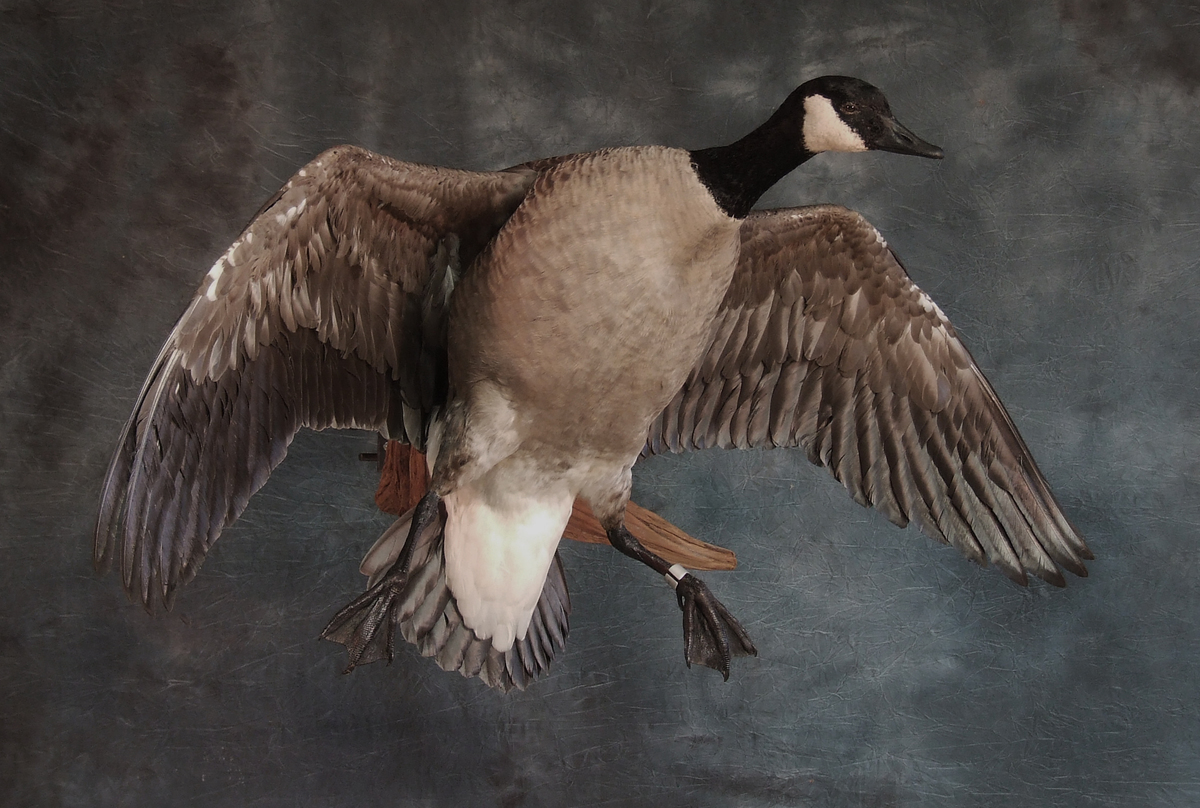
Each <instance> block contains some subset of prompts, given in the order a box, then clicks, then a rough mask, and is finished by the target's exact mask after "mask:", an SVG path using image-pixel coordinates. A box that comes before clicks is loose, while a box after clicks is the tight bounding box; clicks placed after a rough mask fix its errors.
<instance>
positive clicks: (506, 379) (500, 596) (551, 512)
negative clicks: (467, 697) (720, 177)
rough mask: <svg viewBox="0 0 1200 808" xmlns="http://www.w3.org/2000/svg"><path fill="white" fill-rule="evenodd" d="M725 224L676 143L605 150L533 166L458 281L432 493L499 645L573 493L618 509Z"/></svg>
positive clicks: (727, 256)
mask: <svg viewBox="0 0 1200 808" xmlns="http://www.w3.org/2000/svg"><path fill="white" fill-rule="evenodd" d="M614 199H618V200H622V202H621V204H607V203H606V204H603V205H600V206H597V205H595V204H594V202H593V201H594V200H606V202H607V201H608V200H614ZM667 200H676V204H674V205H667V204H665V203H666V202H667ZM739 226H740V222H739V221H738V220H736V219H734V218H732V217H730V216H729V215H727V214H726V213H725V212H724V211H722V210H721V209H720V208H719V207H718V206H717V204H716V202H715V200H714V199H713V198H712V196H711V195H710V194H709V193H707V191H706V190H705V188H704V187H703V185H701V183H700V181H699V179H698V177H697V176H696V172H695V171H694V169H693V168H692V166H691V160H690V156H689V155H688V153H687V152H686V151H683V150H679V149H665V148H658V147H652V148H631V149H613V150H606V151H602V152H597V153H594V154H588V155H584V156H580V157H578V158H574V159H571V160H567V161H564V162H562V163H559V164H558V165H556V166H555V167H553V168H551V169H549V170H548V171H546V172H545V173H543V174H542V175H541V176H539V177H538V179H537V181H536V182H535V183H534V185H533V187H532V188H531V190H530V194H529V196H528V198H527V199H526V201H525V203H524V204H523V205H522V206H521V208H519V209H518V211H517V212H516V213H515V214H514V216H513V218H512V219H510V220H509V221H508V223H507V224H506V225H505V226H504V227H503V228H501V230H500V232H499V233H498V234H497V235H496V238H495V240H494V241H493V242H492V249H490V250H489V251H488V252H487V253H485V254H484V255H483V256H481V258H480V260H479V261H478V262H477V264H476V266H475V267H473V269H472V271H471V272H470V273H468V274H467V275H466V276H465V277H464V278H463V280H462V282H461V284H460V285H459V286H458V288H457V290H456V292H455V296H454V299H453V302H452V305H451V308H450V329H449V357H450V389H451V391H452V392H453V395H454V396H455V397H461V400H462V407H461V409H459V410H455V409H452V410H450V412H453V413H458V412H461V413H463V416H462V417H463V419H464V420H466V421H467V422H468V424H469V428H468V434H467V435H466V436H464V438H463V442H464V443H465V444H466V445H465V446H460V447H458V449H457V451H459V452H460V453H461V454H462V456H463V457H464V460H465V462H466V464H467V465H466V466H465V468H464V469H463V470H462V471H461V472H458V473H457V475H456V478H455V483H454V486H453V488H447V491H446V493H445V494H444V500H445V507H446V511H447V524H446V531H445V534H446V535H445V548H446V577H447V581H448V583H449V585H450V588H451V590H452V591H454V592H455V593H456V598H457V600H458V607H459V609H460V611H461V612H462V614H463V617H464V619H465V620H466V621H467V623H468V625H470V626H471V627H472V628H473V629H474V631H475V633H476V634H477V635H478V636H480V637H481V638H486V637H491V638H492V639H493V645H495V646H496V647H497V648H498V649H499V650H502V651H503V650H507V649H508V648H509V647H510V646H511V643H512V641H513V639H514V638H523V637H524V635H525V629H526V626H527V625H528V622H529V617H530V615H531V614H532V611H533V609H534V607H535V606H536V604H537V599H538V596H539V594H540V593H541V589H542V582H543V580H544V579H545V573H546V570H547V568H548V567H549V564H550V561H551V559H552V558H553V556H554V550H555V548H556V547H557V545H558V541H559V539H560V538H561V537H562V534H563V529H564V528H565V527H566V523H567V520H568V518H569V517H570V514H571V506H572V503H573V502H574V501H575V498H576V497H577V496H580V495H582V496H583V497H584V498H585V499H587V500H588V501H589V502H590V503H591V505H592V507H593V510H595V512H596V513H597V515H598V516H599V517H600V518H601V519H603V518H604V517H605V516H606V515H609V514H612V513H613V512H614V509H615V508H617V507H620V508H623V507H624V502H625V500H626V499H627V498H628V492H629V484H630V468H631V467H632V464H633V462H634V460H635V459H636V458H637V456H638V454H639V452H640V451H641V449H642V447H643V446H644V445H645V443H646V434H647V430H648V429H649V426H650V422H651V420H652V419H653V418H654V417H655V416H656V415H658V413H660V412H661V411H662V409H663V408H664V407H665V406H666V405H667V403H668V402H669V401H670V399H671V397H672V396H673V395H674V394H675V392H676V391H677V390H678V389H679V387H680V386H681V385H682V384H683V381H684V378H685V377H686V375H687V372H688V370H689V368H690V367H691V364H692V363H693V362H694V361H695V358H696V356H698V355H699V353H700V350H701V349H702V347H703V343H704V342H705V341H706V340H707V338H708V332H709V323H710V322H711V319H712V316H713V314H714V313H715V312H716V309H717V306H718V305H719V304H720V301H721V298H722V297H723V296H724V294H725V290H726V288H727V287H728V285H729V278H730V277H731V276H732V274H733V270H734V267H735V265H736V262H737V248H738V243H739V242H738V230H739ZM614 238H616V239H619V241H620V242H621V243H622V244H623V245H624V249H622V250H617V251H614V250H613V243H614ZM598 301H603V305H600V304H598ZM614 335H620V338H619V339H614V338H613V336H614ZM588 391H591V394H589V392H588ZM581 392H582V393H583V394H584V395H587V396H588V398H587V400H586V404H585V403H584V402H583V401H581V400H580V395H581ZM596 393H600V394H601V395H596ZM581 404H584V406H581ZM441 449H442V447H441V446H434V447H432V449H431V455H430V457H431V462H432V466H433V468H434V469H435V470H436V469H437V467H438V466H437V458H438V456H439V453H440V451H441ZM460 593H461V594H460ZM510 605H511V606H512V607H513V608H511V609H510Z"/></svg>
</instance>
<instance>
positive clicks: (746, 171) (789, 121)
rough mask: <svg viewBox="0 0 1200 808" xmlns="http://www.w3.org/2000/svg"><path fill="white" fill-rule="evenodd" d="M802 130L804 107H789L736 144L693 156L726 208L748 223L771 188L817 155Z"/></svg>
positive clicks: (706, 180)
mask: <svg viewBox="0 0 1200 808" xmlns="http://www.w3.org/2000/svg"><path fill="white" fill-rule="evenodd" d="M790 100H791V99H789V101H790ZM797 112H798V113H799V121H797V120H796V117H797ZM803 131H804V112H803V106H801V107H800V108H799V110H796V109H795V107H794V106H792V105H789V104H785V105H784V106H783V107H781V108H780V109H779V110H778V111H777V112H776V113H775V114H774V115H772V116H771V119H770V120H769V121H767V122H766V123H764V124H763V125H762V126H760V127H758V128H757V129H755V130H754V131H753V132H751V133H750V134H748V135H746V136H745V137H744V138H742V139H741V140H739V141H737V142H736V143H730V144H729V145H728V146H715V147H713V148H711V149H700V150H699V151H694V152H691V155H692V165H693V166H694V167H695V169H696V174H697V175H698V176H699V177H700V181H701V182H702V183H704V185H705V187H706V188H708V190H709V192H710V193H711V194H712V195H713V199H715V200H716V201H717V204H718V205H719V206H720V207H721V210H723V211H725V212H726V213H727V214H729V215H730V216H732V217H734V218H735V219H744V218H745V217H746V215H747V214H749V213H750V209H751V208H752V207H754V203H755V202H757V201H758V199H759V197H761V196H762V195H763V194H765V193H766V192H767V189H768V188H770V187H771V186H772V185H774V184H775V183H777V182H779V180H781V179H783V178H784V177H785V176H787V175H788V174H789V173H790V172H791V171H792V170H793V169H795V168H796V166H798V165H800V164H801V163H803V162H804V161H805V160H807V159H809V158H810V157H812V156H813V153H812V152H810V151H808V150H807V149H805V148H804V145H803V143H802V137H803V135H802V134H801V133H802V132H803Z"/></svg>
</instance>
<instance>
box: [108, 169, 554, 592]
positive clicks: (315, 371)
mask: <svg viewBox="0 0 1200 808" xmlns="http://www.w3.org/2000/svg"><path fill="white" fill-rule="evenodd" d="M533 176H534V172H533V171H532V170H528V169H515V170H512V171H507V172H498V173H491V174H476V173H470V172H463V171H452V170H447V169H442V168H434V167H429V166H420V165H413V164H410V163H401V162H398V161H395V160H390V159H388V158H386V157H382V156H380V155H376V154H372V153H371V152H368V151H364V150H362V149H358V148H353V147H346V146H342V147H337V148H334V149H331V150H329V151H327V152H325V153H323V154H321V155H320V156H319V157H317V158H316V159H315V160H314V161H313V162H311V163H309V164H308V165H307V166H305V167H304V168H303V169H301V170H300V171H299V173H297V174H296V176H294V177H293V178H292V179H291V180H290V181H289V182H288V183H287V185H285V186H284V187H283V188H282V189H280V191H279V193H278V194H276V196H275V197H274V198H273V199H272V200H271V201H270V202H268V203H267V205H266V206H265V207H264V208H263V210H262V211H261V212H260V213H259V215H258V216H257V217H255V219H254V220H253V221H252V222H251V223H250V224H249V226H248V227H247V228H246V229H245V230H244V231H243V232H242V234H241V235H240V236H239V237H238V239H237V240H236V241H235V242H234V243H233V246H231V247H230V248H229V250H228V251H227V252H226V253H225V254H224V255H223V256H221V258H219V259H218V260H217V262H216V264H215V265H214V266H213V268H212V270H211V271H210V272H209V273H208V275H207V277H206V278H205V279H204V282H203V283H202V284H201V286H200V289H199V291H198V292H197V294H196V298H195V299H194V300H193V301H192V303H191V305H190V306H189V307H188V309H187V311H186V312H184V314H183V316H182V317H181V318H180V319H179V322H178V323H177V324H176V326H175V329H174V330H173V331H172V332H171V336H170V337H169V338H168V340H167V342H166V344H165V345H164V346H163V348H162V351H161V352H160V353H159V355H158V359H157V360H156V361H155V363H154V367H153V369H152V370H151V372H150V375H149V377H148V378H147V379H146V382H145V385H144V386H143V388H142V391H141V394H140V395H139V397H138V401H137V404H136V406H135V407H134V410H133V413H132V415H131V416H130V418H129V420H128V421H127V422H126V424H125V428H124V431H123V432H122V434H121V438H120V441H119V443H118V444H117V450H116V452H115V454H114V455H113V458H112V461H111V463H110V465H109V468H108V475H107V477H106V479H105V481H104V488H103V493H102V498H101V504H100V513H99V518H98V520H97V525H96V534H95V560H96V563H97V565H98V566H99V567H101V568H102V569H103V568H105V567H106V566H107V565H108V563H109V562H110V561H111V560H112V559H113V558H114V557H119V558H120V565H121V573H122V578H123V581H124V584H125V588H126V590H127V591H128V592H129V593H130V595H131V596H133V597H137V598H139V599H140V600H141V601H142V602H143V603H144V604H145V605H146V606H147V608H152V606H153V604H154V602H155V601H156V600H157V599H161V600H162V602H163V603H164V604H165V605H167V606H168V607H169V606H170V602H171V599H172V595H173V592H174V590H175V588H176V587H177V586H178V585H179V584H181V583H186V582H187V581H188V580H190V579H191V578H192V576H194V575H195V574H196V570H197V569H198V568H199V566H200V564H201V562H202V561H203V560H204V556H205V554H206V553H207V552H208V548H209V547H210V546H211V545H212V543H213V542H214V541H215V540H216V538H217V536H219V535H220V533H221V530H222V528H224V527H225V525H227V524H229V523H230V522H232V521H233V520H234V519H236V518H237V516H238V515H239V514H240V513H241V512H242V509H243V508H244V507H245V506H246V503H247V501H248V500H249V498H250V496H251V495H252V494H253V493H254V492H255V491H257V490H258V489H259V488H260V487H261V486H262V485H263V483H264V482H266V479H267V476H268V475H269V474H270V472H271V470H272V469H273V468H274V467H275V466H276V465H278V463H279V462H280V461H281V460H282V459H283V457H284V455H285V454H286V453H287V447H288V445H289V444H290V443H291V440H292V438H293V436H294V435H295V434H296V432H297V431H298V430H299V429H300V427H304V426H307V427H312V428H314V429H321V428H325V427H357V428H365V429H377V430H380V431H383V432H387V433H389V434H390V436H391V437H392V438H394V439H397V440H405V441H408V442H411V443H413V444H414V445H417V446H418V447H421V446H422V444H423V441H424V432H425V421H426V420H427V418H428V416H429V413H430V410H431V409H432V408H433V407H434V406H436V405H437V404H439V403H440V401H439V396H444V395H445V389H444V388H445V373H446V368H445V317H444V315H445V311H446V308H447V307H446V302H447V300H448V298H449V294H450V291H451V289H452V288H453V283H454V280H455V273H456V272H457V271H459V269H460V268H462V267H466V266H468V265H469V264H470V262H471V260H472V259H473V258H474V257H475V255H477V254H478V253H479V251H480V250H482V249H483V248H484V246H485V245H486V244H487V243H488V242H489V241H490V240H491V238H492V237H493V236H494V235H495V233H496V231H497V230H499V228H500V227H501V226H502V225H503V223H504V222H505V221H506V220H507V219H508V217H509V216H510V215H511V213H512V211H513V210H514V209H515V208H516V207H517V206H518V205H519V204H520V203H521V200H522V199H524V196H525V192H526V190H527V188H528V186H529V185H530V184H531V182H532V178H533Z"/></svg>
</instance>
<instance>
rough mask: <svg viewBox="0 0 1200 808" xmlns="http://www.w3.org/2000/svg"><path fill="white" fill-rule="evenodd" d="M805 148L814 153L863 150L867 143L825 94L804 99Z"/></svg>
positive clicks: (865, 148)
mask: <svg viewBox="0 0 1200 808" xmlns="http://www.w3.org/2000/svg"><path fill="white" fill-rule="evenodd" d="M804 148H806V149H808V150H809V151H810V152H812V153H813V154H818V153H820V152H826V151H841V152H861V151H866V150H867V144H865V143H863V139H862V138H861V137H859V135H858V133H857V132H855V131H854V130H853V129H851V128H850V127H849V126H847V125H846V122H845V121H843V120H842V119H841V118H840V117H838V114H837V112H835V111H834V109H833V103H832V102H831V101H830V100H829V99H828V98H826V97H825V96H823V95H810V96H809V97H808V98H805V99H804Z"/></svg>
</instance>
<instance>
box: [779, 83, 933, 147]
mask: <svg viewBox="0 0 1200 808" xmlns="http://www.w3.org/2000/svg"><path fill="white" fill-rule="evenodd" d="M797 106H799V107H800V110H797V109H796V107H797ZM785 110H786V113H787V114H786V115H785V116H784V117H785V119H787V118H790V119H791V121H792V126H793V127H794V128H797V129H799V131H800V135H801V143H802V144H803V147H804V150H805V151H807V152H809V153H810V154H819V153H820V152H826V151H843V152H862V151H872V150H874V151H888V152H895V153H897V154H911V155H914V156H916V157H930V158H933V159H937V160H940V159H941V158H942V156H943V154H942V150H941V149H939V148H938V147H937V146H934V145H933V144H932V143H927V142H926V141H924V140H922V139H921V138H919V137H917V136H916V135H914V134H913V133H912V132H910V131H909V130H908V128H907V127H905V126H904V125H902V124H901V123H900V122H899V121H897V120H896V116H895V115H893V114H892V109H891V107H890V106H889V105H888V101H887V98H885V97H884V95H883V93H882V92H880V91H879V90H878V89H877V88H876V87H874V86H872V85H870V84H868V83H867V82H865V81H863V80H862V79H856V78H851V77H849V76H822V77H821V78H818V79H813V80H812V81H807V82H805V83H804V84H801V85H800V86H799V87H798V88H796V90H795V92H793V93H792V95H791V96H790V97H789V98H788V100H787V101H786V102H784V105H783V107H781V108H780V112H785ZM797 113H800V114H799V115H798V116H797ZM796 117H799V119H800V120H799V122H797V121H796V120H795V119H796ZM781 123H782V122H781Z"/></svg>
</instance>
